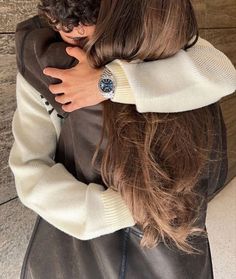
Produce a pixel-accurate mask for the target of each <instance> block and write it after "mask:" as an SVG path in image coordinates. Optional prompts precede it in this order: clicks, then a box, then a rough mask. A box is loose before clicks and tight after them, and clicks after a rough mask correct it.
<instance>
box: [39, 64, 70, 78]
mask: <svg viewBox="0 0 236 279" xmlns="http://www.w3.org/2000/svg"><path fill="white" fill-rule="evenodd" d="M64 72H65V70H63V69H57V68H49V67H48V68H45V69H44V70H43V73H44V74H45V75H47V76H50V77H54V78H58V79H60V80H63V77H64Z"/></svg>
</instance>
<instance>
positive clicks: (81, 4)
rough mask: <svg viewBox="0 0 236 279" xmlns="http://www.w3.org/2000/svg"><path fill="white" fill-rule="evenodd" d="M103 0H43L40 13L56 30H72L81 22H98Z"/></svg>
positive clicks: (90, 23) (87, 23)
mask: <svg viewBox="0 0 236 279" xmlns="http://www.w3.org/2000/svg"><path fill="white" fill-rule="evenodd" d="M100 3H101V0H41V1H40V4H38V11H39V15H41V16H43V17H44V18H46V19H47V21H48V23H49V24H50V25H51V26H52V27H53V28H54V29H56V30H58V27H56V26H58V25H59V26H60V29H62V30H63V31H65V32H71V31H72V30H73V28H74V27H75V26H78V24H79V23H81V24H83V25H93V24H96V21H97V17H98V13H99V8H100Z"/></svg>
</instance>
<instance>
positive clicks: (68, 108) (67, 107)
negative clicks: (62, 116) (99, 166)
mask: <svg viewBox="0 0 236 279" xmlns="http://www.w3.org/2000/svg"><path fill="white" fill-rule="evenodd" d="M80 108H81V107H80V106H78V104H75V103H70V104H68V105H63V106H62V109H63V110H64V111H66V112H72V111H74V110H77V109H80Z"/></svg>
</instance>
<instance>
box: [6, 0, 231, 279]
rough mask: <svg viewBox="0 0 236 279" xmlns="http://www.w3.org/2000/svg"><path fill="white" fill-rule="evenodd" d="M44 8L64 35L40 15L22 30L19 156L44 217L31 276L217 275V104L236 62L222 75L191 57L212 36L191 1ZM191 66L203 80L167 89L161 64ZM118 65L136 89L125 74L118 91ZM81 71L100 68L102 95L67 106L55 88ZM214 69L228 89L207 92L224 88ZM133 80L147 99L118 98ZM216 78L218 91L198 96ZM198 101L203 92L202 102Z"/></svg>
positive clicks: (220, 131)
mask: <svg viewBox="0 0 236 279" xmlns="http://www.w3.org/2000/svg"><path fill="white" fill-rule="evenodd" d="M40 10H41V11H42V12H43V14H44V15H45V16H46V18H47V19H48V23H49V25H50V26H52V27H53V29H54V30H55V31H54V30H53V29H52V28H50V27H49V26H47V25H44V24H45V23H44V22H42V21H41V20H39V19H38V18H37V17H36V18H33V19H31V20H30V21H27V22H24V23H22V24H20V25H19V26H18V30H17V34H16V45H17V60H18V68H19V71H20V74H18V77H17V78H18V80H17V101H18V104H17V110H16V112H15V114H14V119H13V134H14V138H15V143H14V145H13V148H12V150H11V153H10V158H9V164H10V167H11V169H12V171H13V173H14V175H15V179H16V188H17V192H18V195H19V197H20V199H21V201H22V202H23V203H24V204H25V205H26V206H28V207H29V208H31V209H32V210H34V211H35V212H37V213H38V214H39V215H40V216H41V217H39V218H38V219H37V222H36V225H35V229H34V232H33V235H32V238H31V241H30V244H29V247H28V250H27V253H26V256H25V261H24V266H23V268H22V274H21V278H140V279H141V278H162V279H165V278H166V279H167V278H168V279H169V278H176V279H177V278H186V279H187V278H201V279H204V278H213V274H212V266H211V258H210V250H209V243H208V239H207V232H206V228H205V216H206V209H207V199H208V198H209V197H210V196H211V195H212V194H213V193H214V192H215V191H216V190H218V189H219V188H220V187H222V186H223V183H224V181H225V178H226V173H227V156H226V133H225V126H224V122H223V119H222V114H221V111H220V107H219V104H218V103H217V101H218V100H219V99H220V98H221V97H222V96H223V95H228V94H230V93H232V92H233V90H234V88H235V69H234V67H233V66H232V64H231V63H230V62H229V61H228V60H227V59H225V60H224V61H225V64H227V71H226V72H225V76H224V77H221V78H219V77H218V76H219V74H218V73H216V74H215V76H214V75H213V76H211V77H213V79H211V80H209V81H208V80H207V78H206V75H207V74H206V69H207V67H206V68H205V69H204V67H203V66H202V63H201V67H202V68H201V71H200V70H199V68H197V67H196V64H194V63H193V60H191V59H189V60H188V59H187V58H188V55H187V56H185V54H186V52H187V53H188V52H189V53H190V51H191V49H193V48H194V44H195V43H196V42H197V39H196V38H197V35H198V32H197V25H196V19H195V15H194V12H193V9H192V6H191V3H190V2H189V1H188V0H186V1H177V0H175V1H173V0H168V1H161V0H160V1H154V0H145V1H144V0H142V1H123V0H120V1H115V0H105V1H101V2H100V1H42V3H41V5H40ZM179 30H181V32H179ZM193 39H194V40H193ZM192 40H193V42H192V43H189V42H190V41H192ZM68 44H70V45H79V46H80V47H82V48H83V49H84V51H85V53H82V52H81V51H80V50H78V49H77V48H74V49H72V50H71V49H67V52H68V53H69V54H73V55H74V52H73V51H74V50H75V51H79V55H78V56H79V57H81V58H82V59H79V60H80V61H79V63H78V61H77V60H76V59H75V58H76V57H77V56H76V55H75V56H76V57H74V58H73V57H71V56H68V55H67V54H66V52H65V50H66V47H67V46H68ZM32 45H33V47H31V46H32ZM206 46H208V48H209V49H211V51H213V50H214V48H213V47H210V46H209V44H207V43H205V42H203V41H202V45H201V46H199V49H202V48H204V47H206ZM32 53H33V54H32ZM217 55H218V57H219V56H221V54H220V53H218V52H217ZM176 56H177V60H173V59H176ZM192 57H194V58H195V61H196V60H197V58H196V54H195V55H194V54H192ZM221 57H223V56H221ZM171 59H172V60H171ZM216 60H217V59H216ZM137 61H138V62H137ZM148 61H150V62H148ZM174 61H175V62H174ZM178 61H179V62H180V63H182V62H181V61H183V64H182V65H184V67H185V71H186V72H187V71H189V77H191V78H192V80H191V79H190V78H189V79H188V83H185V84H182V81H183V79H181V80H179V79H178V77H179V76H178V75H177V76H173V77H172V79H171V82H170V80H167V81H166V87H165V86H163V85H165V83H164V80H166V79H167V76H166V75H167V73H166V72H165V74H163V78H162V79H161V78H160V82H159V81H158V75H157V73H156V71H157V70H158V68H159V67H160V69H163V71H164V70H168V71H167V72H168V73H171V71H172V70H173V69H175V71H176V69H177V68H176V63H177V62H178ZM221 61H222V60H221ZM141 62H142V63H141ZM165 63H167V65H168V67H167V66H165ZM221 63H222V62H221ZM171 65H172V68H171V67H170V66H171ZM46 66H51V67H58V68H61V69H64V70H59V71H57V75H56V76H54V75H53V74H52V73H53V72H54V73H55V71H56V69H47V70H46V72H45V73H47V75H49V74H50V75H51V76H52V77H56V78H57V80H55V79H51V78H49V77H47V76H45V75H44V74H43V69H44V68H45V67H46ZM70 67H72V68H71V69H70V71H68V70H66V69H67V68H70ZM119 67H120V68H121V69H120V68H119ZM165 67H167V68H166V69H165ZM178 67H179V66H178ZM107 68H108V69H109V68H110V71H111V72H112V73H113V74H114V73H115V71H114V69H119V71H118V72H119V74H120V73H121V74H124V72H125V73H126V74H127V77H126V78H123V81H124V83H126V86H125V87H124V88H125V89H124V88H123V89H121V88H122V82H121V80H122V79H121V78H120V77H116V79H117V81H118V82H117V87H116V88H115V90H114V87H115V85H114V84H115V83H113V81H114V79H113V78H109V77H111V76H110V75H111V73H109V75H108V73H107V71H104V69H107ZM147 68H148V69H151V70H148V69H147ZM140 69H142V71H140ZM186 69H187V70H186ZM190 69H191V70H192V71H190ZM197 69H198V71H197ZM203 69H204V70H203ZM79 70H81V71H82V72H83V74H84V78H86V75H85V73H86V71H87V73H90V74H91V75H92V78H91V76H89V78H88V76H87V79H88V80H90V78H91V79H92V82H91V81H90V83H91V84H92V85H91V84H90V83H89V82H87V83H86V82H84V84H83V86H84V91H86V88H94V89H95V90H94V91H95V93H96V94H95V93H94V94H92V93H91V94H90V96H91V97H90V96H89V99H90V100H89V102H93V103H89V105H88V104H87V105H86V107H84V108H82V109H77V110H74V111H73V112H71V113H65V111H63V109H62V106H61V105H60V104H61V103H60V104H58V102H56V101H55V99H54V97H53V95H52V94H51V93H50V91H49V89H50V90H52V91H53V93H57V94H62V92H64V90H62V87H63V86H64V88H65V87H66V85H65V83H66V82H65V81H66V79H67V78H68V76H71V74H72V73H73V71H74V77H78V72H79ZM137 71H140V73H139V75H135V74H137ZM148 71H149V72H148ZM208 71H209V70H208ZM62 72H63V75H65V77H66V79H65V80H63V79H64V77H63V76H62ZM152 72H154V73H155V79H154V80H152V77H153V75H151V73H152ZM179 72H181V69H179ZM186 72H185V74H186V75H187V73H186ZM147 73H149V75H147ZM160 73H161V71H160ZM179 74H180V77H182V76H183V72H181V73H179ZM208 74H209V72H208ZM101 75H102V76H101ZM104 75H105V78H104ZM164 75H165V78H164ZM203 76H204V77H205V79H204V82H202V84H201V85H199V81H200V80H201V77H203ZM193 77H195V79H194V78H193ZM214 77H217V78H216V80H218V82H219V80H220V81H221V82H219V83H220V84H221V87H220V89H218V91H217V93H216V95H215V96H213V95H214V94H212V93H211V94H210V92H209V93H208V95H207V91H208V90H210V89H212V88H214V86H215V87H217V88H218V87H219V86H216V83H214V82H213V80H214ZM58 78H59V81H60V80H63V82H61V83H58ZM93 78H94V80H93ZM97 79H99V81H100V82H99V86H100V87H98V89H97V88H96V87H95V86H94V84H96V85H97ZM193 80H194V81H195V82H192V83H191V82H190V81H193ZM202 80H203V79H202ZM223 80H224V82H223ZM225 80H227V81H228V82H227V84H228V86H227V87H224V89H222V88H223V86H222V84H223V83H225ZM71 81H72V79H70V82H71ZM80 81H81V80H80ZM50 83H54V84H53V86H52V85H50V86H49V84H50ZM55 83H57V84H55ZM154 83H155V86H154ZM89 84H90V85H89ZM169 84H171V85H170V86H168V85H169ZM173 84H174V85H173ZM87 85H88V86H87ZM145 85H146V87H145ZM148 85H149V87H148ZM48 86H49V89H48ZM90 86H91V87H90ZM129 86H130V87H131V88H132V90H129V91H128V94H127V95H129V92H131V91H132V93H133V94H134V96H132V97H131V98H130V97H127V98H128V101H129V102H127V103H126V104H122V102H120V104H119V101H118V102H116V101H115V98H116V97H117V95H116V94H117V92H118V93H119V92H120V95H121V92H124V91H125V90H126V88H128V87H129ZM151 86H153V90H150V88H151ZM158 86H160V91H162V93H163V94H162V95H159V96H158V98H157V96H155V94H154V92H155V91H158ZM161 86H163V88H162V87H161ZM171 86H174V87H172V88H171ZM204 86H205V87H206V88H205V90H204V94H205V95H204V98H203V95H201V94H202V92H199V94H196V95H194V94H193V92H195V91H194V90H196V92H197V93H198V91H197V90H199V91H200V88H202V89H203V88H204ZM67 87H68V83H67ZM104 88H106V90H103V89H104ZM110 89H111V90H110ZM171 89H172V90H171ZM73 90H74V87H73ZM87 90H88V89H87ZM119 90H120V91H119ZM122 90H123V91H122ZM106 91H108V92H106ZM87 92H88V91H87ZM99 92H100V93H102V94H100V95H99V94H98V93H99ZM137 92H138V93H137ZM187 92H188V93H189V94H187ZM105 93H109V94H107V95H108V96H107V95H106V94H105ZM114 93H115V96H114ZM164 93H165V94H164ZM83 94H84V92H83ZM141 94H143V96H144V95H145V98H144V97H142V98H140V95H141ZM65 95H66V94H65ZM166 95H168V97H167V98H168V99H167V98H166V99H165V97H166ZM199 95H201V97H199ZM98 96H99V97H98ZM149 96H150V98H149ZM184 96H185V97H186V98H188V101H187V102H186V103H187V104H186V103H184V102H183V101H184V100H185V99H184ZM187 96H188V97H187ZM181 97H182V99H181ZM173 98H175V99H174V100H175V102H176V103H175V104H170V103H166V102H167V100H169V101H172V100H173ZM191 98H192V99H193V98H194V99H195V98H196V99H198V98H199V99H198V100H197V101H196V103H194V102H193V103H194V105H192V104H189V103H188V102H190V100H191ZM45 99H46V100H45ZM162 99H164V101H163V100H162ZM203 99H205V103H204V100H203ZM42 100H45V101H46V102H45V106H44V104H43V103H42ZM91 100H92V101H91ZM94 100H95V102H94ZM120 100H122V96H120ZM138 100H139V101H140V103H139V104H141V103H143V106H140V107H139V109H140V111H139V110H137V108H138V103H137V101H138ZM153 100H155V102H153ZM186 100H187V99H186ZM66 101H68V100H65V99H64V101H62V100H61V102H64V103H66ZM126 101H127V99H126ZM158 101H160V102H161V103H162V106H160V105H159V107H158V105H157V102H158ZM49 103H50V104H49ZM135 104H136V105H135ZM203 104H204V105H205V107H202V106H203ZM209 104H210V105H209ZM49 105H51V107H50V108H49V107H48V106H49ZM206 105H208V106H206ZM188 106H189V107H188ZM194 106H196V107H194ZM187 107H188V109H186V108H187ZM193 108H195V109H194V110H192V109H193ZM148 110H149V111H148ZM153 110H154V111H153ZM184 110H186V111H185V112H183V111H184ZM174 111H175V113H168V112H174ZM177 111H178V113H177ZM45 112H46V113H45ZM141 112H142V113H141ZM163 112H167V113H163ZM48 114H49V115H48Z"/></svg>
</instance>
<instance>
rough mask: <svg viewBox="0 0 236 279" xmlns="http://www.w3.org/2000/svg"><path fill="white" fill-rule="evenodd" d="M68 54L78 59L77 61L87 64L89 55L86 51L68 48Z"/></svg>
mask: <svg viewBox="0 0 236 279" xmlns="http://www.w3.org/2000/svg"><path fill="white" fill-rule="evenodd" d="M66 52H67V53H68V54H69V55H70V56H72V57H74V58H76V59H77V60H79V62H80V63H85V62H87V55H86V52H85V51H84V50H82V49H81V48H79V47H67V48H66Z"/></svg>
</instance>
